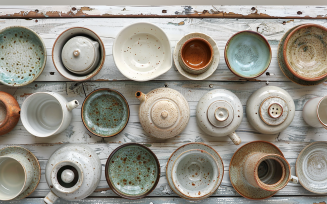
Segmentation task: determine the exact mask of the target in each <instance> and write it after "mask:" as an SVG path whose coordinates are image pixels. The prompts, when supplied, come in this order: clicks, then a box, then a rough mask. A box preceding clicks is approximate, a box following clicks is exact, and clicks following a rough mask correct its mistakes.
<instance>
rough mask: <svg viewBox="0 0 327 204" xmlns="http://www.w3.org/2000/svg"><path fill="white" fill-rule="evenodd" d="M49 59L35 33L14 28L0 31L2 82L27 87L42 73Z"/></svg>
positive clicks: (0, 70)
mask: <svg viewBox="0 0 327 204" xmlns="http://www.w3.org/2000/svg"><path fill="white" fill-rule="evenodd" d="M46 59H47V51H46V48H45V45H44V43H43V40H42V39H41V37H40V36H38V35H37V34H36V33H35V32H34V31H32V30H31V29H29V28H25V27H22V26H12V27H7V28H4V29H3V30H1V31H0V82H1V83H3V84H5V85H8V86H25V85H27V84H29V83H31V82H33V81H34V80H35V79H37V78H38V77H39V76H40V74H41V73H42V71H43V69H44V67H45V63H46Z"/></svg>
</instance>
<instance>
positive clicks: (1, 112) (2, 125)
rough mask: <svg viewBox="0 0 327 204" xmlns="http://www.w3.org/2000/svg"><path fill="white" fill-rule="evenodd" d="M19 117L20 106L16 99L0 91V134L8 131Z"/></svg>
mask: <svg viewBox="0 0 327 204" xmlns="http://www.w3.org/2000/svg"><path fill="white" fill-rule="evenodd" d="M19 117H20V107H19V104H18V102H17V101H16V99H15V98H14V97H13V96H12V95H10V94H8V93H6V92H3V91H0V135H3V134H6V133H8V132H10V131H11V130H12V129H14V127H15V126H16V125H17V123H18V121H19Z"/></svg>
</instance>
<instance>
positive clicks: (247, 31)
mask: <svg viewBox="0 0 327 204" xmlns="http://www.w3.org/2000/svg"><path fill="white" fill-rule="evenodd" d="M242 33H251V34H255V35H258V36H259V37H260V38H261V39H263V40H264V42H265V43H266V45H267V47H268V48H269V63H268V65H267V66H266V67H265V69H264V70H262V71H261V72H260V73H259V74H257V75H255V76H253V77H246V76H242V75H240V74H238V73H237V72H236V71H234V70H233V68H232V66H231V65H230V63H229V61H228V57H227V50H228V47H229V43H230V42H231V40H232V39H233V38H234V37H235V36H236V35H239V34H242ZM224 58H225V62H226V64H227V67H228V69H229V70H230V71H231V72H232V73H233V74H235V75H236V76H238V77H241V78H245V79H254V78H257V77H259V76H261V75H262V74H263V73H265V72H266V71H267V69H268V68H269V66H270V63H271V59H272V52H271V47H270V45H269V42H268V40H267V39H266V38H265V37H264V36H263V35H261V34H260V33H258V32H255V31H252V30H243V31H239V32H237V33H235V34H234V35H232V37H230V38H229V39H228V41H227V43H226V46H225V50H224Z"/></svg>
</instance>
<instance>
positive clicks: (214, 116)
mask: <svg viewBox="0 0 327 204" xmlns="http://www.w3.org/2000/svg"><path fill="white" fill-rule="evenodd" d="M233 114H234V110H233V107H232V106H231V105H230V103H229V102H227V101H223V100H217V101H215V102H213V103H212V104H211V105H210V106H209V108H208V110H207V120H209V122H210V123H211V125H213V126H215V127H218V128H223V127H226V126H228V125H230V124H231V122H232V121H233V119H234V115H233Z"/></svg>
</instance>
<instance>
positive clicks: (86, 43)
mask: <svg viewBox="0 0 327 204" xmlns="http://www.w3.org/2000/svg"><path fill="white" fill-rule="evenodd" d="M98 48H99V43H98V42H96V41H92V40H91V39H89V38H87V37H83V36H76V37H73V38H71V39H70V40H68V41H67V42H66V44H65V45H64V47H63V48H62V52H61V58H62V62H63V64H64V66H65V67H66V68H67V69H68V70H70V71H72V72H76V73H78V72H85V71H86V70H88V69H92V68H93V65H94V63H96V61H97V57H98V55H99V51H98Z"/></svg>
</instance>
